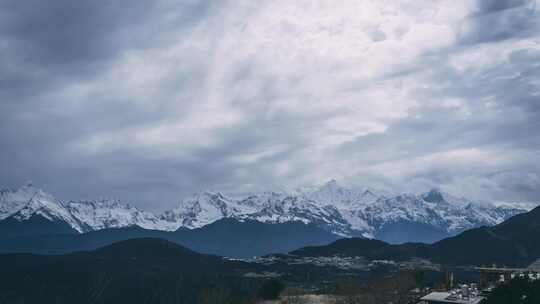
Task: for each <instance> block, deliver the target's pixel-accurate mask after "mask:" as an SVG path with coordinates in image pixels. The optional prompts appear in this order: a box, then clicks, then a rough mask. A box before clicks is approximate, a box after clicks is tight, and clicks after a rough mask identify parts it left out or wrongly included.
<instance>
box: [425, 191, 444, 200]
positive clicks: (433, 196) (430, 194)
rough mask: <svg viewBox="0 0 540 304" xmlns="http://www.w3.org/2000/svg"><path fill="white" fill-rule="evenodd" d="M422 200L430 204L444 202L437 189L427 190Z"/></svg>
mask: <svg viewBox="0 0 540 304" xmlns="http://www.w3.org/2000/svg"><path fill="white" fill-rule="evenodd" d="M423 198H424V200H425V201H426V202H430V203H441V202H444V197H443V194H442V192H441V190H440V189H438V188H433V189H431V190H429V192H428V193H426V194H424V196H423Z"/></svg>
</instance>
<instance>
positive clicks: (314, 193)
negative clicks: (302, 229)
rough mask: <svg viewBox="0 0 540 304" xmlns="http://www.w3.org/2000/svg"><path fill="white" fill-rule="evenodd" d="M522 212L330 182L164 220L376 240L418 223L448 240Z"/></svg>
mask: <svg viewBox="0 0 540 304" xmlns="http://www.w3.org/2000/svg"><path fill="white" fill-rule="evenodd" d="M526 211H527V210H526V209H522V208H514V207H511V206H494V205H488V204H480V203H475V202H472V201H470V200H467V199H465V198H458V197H455V196H452V195H450V194H448V193H444V192H442V191H440V190H438V189H432V190H430V191H429V192H426V193H421V194H400V195H395V196H392V195H389V194H388V193H381V192H378V191H376V190H371V189H348V188H345V187H342V186H340V185H339V184H338V183H337V182H336V181H335V180H332V181H330V182H328V183H326V184H324V185H322V186H321V187H318V188H309V189H307V190H305V189H304V190H295V191H291V192H263V193H256V194H251V195H249V196H247V197H246V198H244V199H232V198H229V197H226V196H224V195H222V194H220V193H211V192H204V193H201V194H197V195H195V196H194V197H193V198H191V199H189V200H186V201H183V202H181V203H180V206H179V207H178V208H177V209H175V210H173V211H168V212H166V213H165V214H164V215H162V218H164V219H166V220H167V221H172V222H178V223H179V224H180V225H179V227H187V228H195V227H201V226H204V225H207V224H209V223H211V222H214V221H216V220H218V219H220V218H223V217H233V218H237V219H250V220H257V221H261V222H267V223H282V222H287V221H302V222H304V223H314V224H316V225H318V226H320V227H321V228H323V229H325V230H327V231H330V232H333V233H335V234H338V235H341V236H364V237H375V236H377V232H378V231H379V230H381V229H383V228H384V227H385V226H387V225H390V224H393V223H402V222H408V223H417V224H423V225H424V224H425V225H426V226H429V227H433V229H436V230H438V231H443V232H445V233H447V234H448V235H452V234H456V233H458V232H461V231H463V230H465V229H469V228H473V227H478V226H483V225H488V226H490V225H495V224H498V223H500V222H502V221H503V220H505V219H507V218H509V217H511V216H513V215H515V214H518V213H522V212H526Z"/></svg>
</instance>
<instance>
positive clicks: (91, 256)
mask: <svg viewBox="0 0 540 304" xmlns="http://www.w3.org/2000/svg"><path fill="white" fill-rule="evenodd" d="M258 267H260V266H257V265H254V264H249V263H244V262H239V261H230V260H224V259H223V258H221V257H218V256H212V255H205V254H199V253H196V252H194V251H191V250H190V249H187V248H185V247H182V246H180V245H177V244H174V243H171V242H169V241H166V240H162V239H152V238H145V239H133V240H128V241H123V242H119V243H115V244H113V245H110V246H107V247H103V248H100V249H98V250H95V251H91V252H77V253H72V254H67V255H60V256H41V255H31V254H4V255H0V269H2V275H1V276H0V303H43V304H47V303H205V302H204V301H203V300H204V299H205V298H208V297H210V298H212V297H214V298H215V297H219V300H220V302H219V303H243V301H245V300H247V299H249V298H250V297H252V296H253V293H254V292H255V291H256V290H257V289H258V285H260V282H257V281H254V280H248V279H244V278H242V276H241V274H242V273H243V272H246V271H248V270H251V271H254V270H257V268H258Z"/></svg>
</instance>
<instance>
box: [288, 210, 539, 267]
mask: <svg viewBox="0 0 540 304" xmlns="http://www.w3.org/2000/svg"><path fill="white" fill-rule="evenodd" d="M291 253H292V254H296V255H302V256H331V255H336V254H337V255H346V256H365V257H367V258H370V259H394V260H405V259H410V258H412V257H422V258H427V259H430V260H432V261H434V262H439V263H443V264H450V265H490V264H492V263H496V264H505V265H514V266H525V265H528V264H530V263H531V262H533V261H534V260H536V259H537V258H539V257H540V207H537V208H535V209H533V210H532V211H530V212H528V213H524V214H520V215H516V216H514V217H512V218H510V219H508V220H507V221H505V222H503V223H501V224H499V225H496V226H494V227H481V228H475V229H471V230H467V231H465V232H463V233H461V234H459V235H457V236H454V237H450V238H446V239H444V240H442V241H439V242H436V243H434V244H431V245H430V244H419V243H408V244H402V245H391V244H387V243H384V242H380V241H373V240H367V239H359V238H352V239H343V240H338V241H336V242H334V243H332V244H329V245H326V246H318V247H317V246H313V247H306V248H302V249H299V250H296V251H293V252H291Z"/></svg>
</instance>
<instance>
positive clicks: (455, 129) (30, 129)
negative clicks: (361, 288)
mask: <svg viewBox="0 0 540 304" xmlns="http://www.w3.org/2000/svg"><path fill="white" fill-rule="evenodd" d="M0 54H1V56H0V147H1V149H0V187H18V186H20V185H21V184H23V183H24V182H25V181H26V180H33V182H34V184H36V185H37V186H39V187H41V188H43V189H45V190H47V191H48V192H52V193H53V194H55V195H56V196H58V197H59V198H62V199H91V198H97V197H101V196H106V197H116V198H120V199H122V200H125V201H129V202H132V203H133V204H135V205H137V206H139V207H143V208H145V209H149V210H162V209H165V208H170V207H173V206H174V205H175V204H176V203H177V202H178V201H179V200H180V199H181V198H183V197H185V196H186V195H189V194H190V193H193V192H195V191H198V190H202V189H210V190H221V191H224V192H246V191H257V190H266V189H274V188H280V187H295V186H303V185H317V184H321V183H324V182H325V181H327V180H330V179H334V178H335V179H337V180H338V181H339V182H340V183H342V184H343V185H354V186H360V187H375V188H382V189H387V190H392V191H398V192H401V191H410V192H418V191H426V190H428V189H429V188H431V187H439V188H442V189H443V190H446V191H448V192H451V193H454V194H458V195H465V196H467V197H470V198H473V199H483V200H494V201H536V202H540V0H536V1H535V0H529V1H527V0H507V1H503V0H486V1H468V0H459V1H456V0H448V1H442V0H441V1H435V0H410V1H398V0H395V1H390V0H387V1H383V0H363V1H348V0H347V1H336V0H328V1H318V0H306V1H289V0H284V1H237V0H235V1H194V0H182V1H179V0H174V1H172V0H158V1H127V0H125V1H124V0H115V1H104V0H92V1H90V0H88V1H86V0H80V1H72V0H56V1H42V0H26V1H20V0H0Z"/></svg>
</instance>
